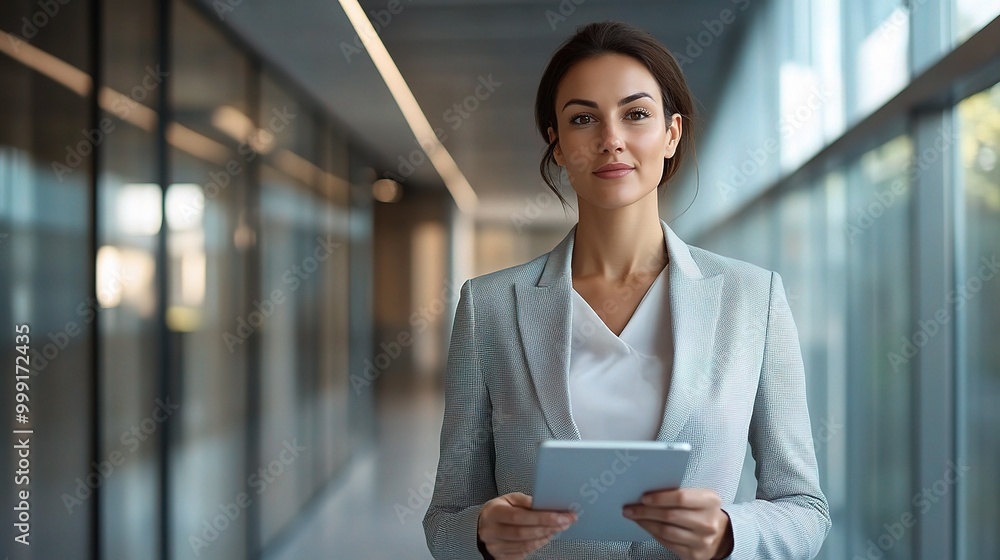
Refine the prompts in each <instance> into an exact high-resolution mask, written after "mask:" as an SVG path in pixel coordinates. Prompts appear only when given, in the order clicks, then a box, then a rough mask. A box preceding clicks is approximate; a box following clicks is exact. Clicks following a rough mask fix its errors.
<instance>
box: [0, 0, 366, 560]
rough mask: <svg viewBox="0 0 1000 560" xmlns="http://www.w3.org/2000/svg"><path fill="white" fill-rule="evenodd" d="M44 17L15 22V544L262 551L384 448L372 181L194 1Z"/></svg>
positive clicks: (96, 552) (341, 139)
mask: <svg viewBox="0 0 1000 560" xmlns="http://www.w3.org/2000/svg"><path fill="white" fill-rule="evenodd" d="M43 4H44V5H43ZM43 4H40V3H38V2H22V1H14V2H5V3H3V5H2V7H0V82H2V83H3V85H4V87H3V88H0V122H2V123H3V125H2V126H0V290H2V291H0V293H2V294H3V295H4V296H3V297H2V298H0V318H2V319H3V321H4V324H5V325H6V327H5V328H7V329H8V332H9V333H10V336H11V338H10V339H9V340H10V342H11V344H6V345H4V346H2V350H0V356H3V358H4V359H5V360H6V361H7V362H8V363H12V362H14V360H15V357H16V355H15V353H18V354H17V355H20V354H21V353H23V354H24V355H25V356H24V358H23V360H24V361H25V362H28V363H27V364H26V365H30V368H31V370H32V372H31V374H30V380H29V387H30V389H28V388H24V391H30V394H29V395H28V396H29V397H30V402H29V405H28V409H29V410H30V414H28V415H27V416H28V418H27V421H26V422H24V424H23V425H21V424H17V423H15V420H14V419H13V418H9V419H8V425H7V427H8V430H14V429H22V428H27V429H33V430H34V435H32V436H31V437H32V438H34V439H33V440H32V442H33V443H32V450H31V457H32V462H31V477H30V490H31V508H32V509H31V516H32V519H33V521H34V523H33V524H32V525H31V533H30V540H31V547H30V548H24V549H16V548H15V549H14V550H11V549H10V548H9V547H7V545H4V547H3V550H4V551H5V552H8V551H10V552H11V554H10V558H11V559H14V558H25V559H27V558H80V559H88V560H98V559H126V558H127V559H135V558H143V559H146V558H150V559H153V558H165V559H182V558H183V559H187V558H191V559H193V558H198V559H206V558H208V559H226V560H229V559H234V558H251V557H258V556H259V555H260V554H261V552H262V551H263V550H264V549H266V548H267V547H268V546H270V545H272V544H273V543H275V542H277V541H279V540H280V536H281V534H282V533H283V532H284V531H289V530H290V529H291V528H292V527H294V526H295V522H296V519H297V518H296V516H297V515H299V514H301V513H302V512H303V509H304V507H305V505H306V503H307V502H308V501H309V500H310V499H311V498H312V497H313V496H315V495H316V494H317V492H318V491H319V490H320V489H321V488H323V486H324V485H325V484H327V483H328V482H329V481H330V480H331V479H332V477H334V476H335V475H337V474H338V473H339V472H340V470H341V468H342V467H343V466H344V465H345V464H346V462H347V460H348V459H349V457H350V454H351V453H352V451H353V450H354V449H355V447H356V445H355V444H364V443H365V438H367V437H368V436H369V435H370V432H369V431H370V427H371V425H372V422H371V417H372V408H371V401H370V398H368V396H367V394H366V396H364V397H362V396H355V394H354V392H353V391H351V388H350V383H349V375H348V364H349V363H350V360H351V359H353V358H352V357H351V356H350V355H349V353H350V349H351V341H352V340H354V341H355V342H356V343H357V344H359V345H361V344H365V343H366V342H370V333H368V332H367V331H368V330H370V329H371V323H370V316H371V293H370V286H369V283H370V279H371V274H370V263H369V264H368V266H367V268H365V267H357V266H355V263H356V262H360V263H364V262H365V258H363V257H362V256H359V255H355V254H354V252H352V251H349V247H352V246H359V247H368V248H370V246H371V240H370V235H371V227H370V222H371V217H370V214H371V207H370V201H369V200H367V199H365V198H364V197H358V196H357V195H355V196H354V199H353V200H351V198H350V197H351V195H350V193H351V191H352V188H353V190H354V191H355V193H359V192H362V191H363V189H361V188H360V187H358V186H357V185H353V186H352V185H351V183H350V181H349V178H351V177H352V174H353V178H355V179H356V178H357V177H360V174H359V173H358V171H357V170H358V169H364V168H366V167H368V166H370V165H372V164H371V162H370V161H368V159H367V156H366V155H365V154H364V153H361V152H358V151H356V150H354V149H352V148H351V143H350V138H349V135H348V133H347V131H346V130H344V129H342V128H341V127H340V126H339V125H337V124H335V123H334V122H332V120H331V119H330V118H329V117H328V116H327V115H326V114H325V113H324V112H322V111H320V110H318V109H317V104H316V103H315V101H314V100H312V99H311V98H309V96H307V95H305V94H303V93H302V92H301V91H300V90H297V89H295V86H294V85H292V84H291V83H290V82H289V80H287V78H286V77H284V76H282V75H281V73H280V72H279V71H278V70H275V69H271V68H268V67H267V66H266V65H265V64H264V63H263V61H261V60H260V59H259V57H257V56H256V55H255V53H253V52H252V50H251V49H249V48H248V47H247V46H246V45H245V44H241V43H239V42H238V40H236V39H234V36H233V35H230V34H227V33H226V32H224V31H223V28H222V26H221V25H219V22H218V21H217V20H215V18H214V17H213V16H214V14H211V13H210V12H208V11H206V10H205V9H204V7H203V6H201V5H200V4H198V3H195V2H189V1H185V0H162V1H161V0H138V1H134V2H125V1H124V0H104V1H103V2H101V3H99V4H98V5H95V4H93V3H91V2H88V1H82V0H78V1H74V2H69V3H63V2H51V3H43ZM46 6H48V7H49V8H50V9H49V10H46V8H45V7H46ZM164 8H167V12H169V14H170V15H171V18H170V20H169V21H162V20H161V18H160V15H161V13H163V12H162V11H161V10H163V9H164ZM52 9H55V10H56V11H57V13H54V14H53V13H50V12H51V10H52ZM94 17H97V18H99V20H97V21H95V20H93V19H91V18H94ZM93 29H100V30H101V33H100V36H99V37H96V36H93V35H91V31H92V30H93ZM165 32H166V33H168V34H167V35H166V36H165V39H166V41H165V43H166V45H167V48H168V50H169V51H168V53H162V52H160V50H159V48H160V40H159V39H160V38H161V37H163V35H161V34H162V33H165ZM165 54H169V57H168V60H169V62H170V66H169V67H167V66H166V65H165V64H164V58H163V56H164V55H165ZM95 68H99V72H96V73H97V74H98V75H99V76H100V82H99V83H95V82H94V79H93V76H92V74H93V73H94V72H95V70H94V69H95ZM359 202H363V203H364V204H363V205H361V206H363V208H361V206H359ZM95 216H96V220H95ZM352 277H353V278H354V282H353V283H352V282H350V281H349V279H350V278H352ZM352 290H353V291H354V292H355V293H356V294H357V297H353V298H352V297H351V291H352ZM161 294H162V296H161ZM16 325H27V327H28V328H29V331H28V333H26V334H28V335H29V336H28V337H27V339H26V340H28V342H27V343H23V344H21V346H22V347H23V351H22V350H18V349H16V348H15V347H14V345H13V342H14V341H15V338H14V336H15V334H17V333H15V332H14V331H15V326H16ZM22 342H23V340H22ZM19 344H20V343H19ZM358 349H359V354H360V355H367V352H366V351H364V350H363V349H362V348H361V347H360V346H359V347H358ZM29 359H30V361H29ZM15 389H16V386H15V385H14V383H4V384H0V402H2V403H4V404H3V406H5V407H7V409H6V410H13V409H14V405H15V404H16V402H17V401H16V399H17V398H18V397H17V396H16V395H15V393H16V392H17V391H16V390H15ZM22 392H23V391H22ZM8 434H12V432H10V431H8ZM16 437H21V436H16ZM10 438H11V436H8V439H7V440H6V443H7V449H8V451H7V453H6V454H5V457H6V459H5V460H4V464H5V465H10V464H16V462H17V460H18V455H17V451H16V448H15V447H14V443H15V440H12V439H10ZM3 472H8V471H5V470H4V471H3ZM13 478H14V477H13V476H11V477H9V479H8V480H13ZM25 484H27V482H26V483H25ZM18 490H19V489H18V487H17V485H16V484H10V483H4V484H2V485H0V499H2V500H3V502H4V503H5V504H11V505H13V504H16V501H15V496H16V494H15V492H16V491H18ZM164 496H166V499H164V498H163V497H164ZM16 515H17V513H16V512H14V511H13V510H8V515H7V517H6V518H5V519H7V521H8V522H7V523H4V524H3V526H2V527H0V537H2V538H3V539H4V542H5V543H12V542H14V536H15V534H16V533H17V531H18V529H17V528H16V526H15V525H14V521H15V519H16Z"/></svg>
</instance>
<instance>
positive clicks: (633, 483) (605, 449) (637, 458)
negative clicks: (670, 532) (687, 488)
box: [531, 440, 691, 541]
mask: <svg viewBox="0 0 1000 560" xmlns="http://www.w3.org/2000/svg"><path fill="white" fill-rule="evenodd" d="M690 454H691V445H690V444H687V443H666V442H660V441H596V440H589V441H587V440H549V441H545V442H543V443H542V444H541V445H540V446H539V448H538V462H537V466H536V470H535V483H534V494H533V495H532V502H531V508H532V509H535V510H558V511H570V510H572V511H575V512H576V514H577V521H576V523H574V524H573V525H571V526H570V527H569V529H566V530H565V531H562V532H560V533H556V535H555V536H554V537H553V540H556V539H566V540H600V541H651V540H654V539H653V536H652V535H650V534H649V533H648V532H647V531H646V530H645V529H643V528H642V527H640V526H639V525H638V524H637V523H636V522H635V521H632V520H631V519H629V518H627V517H625V516H624V515H622V507H624V506H625V504H635V503H638V502H639V500H640V499H641V498H642V495H643V494H645V493H646V492H649V491H652V490H667V489H670V488H679V487H680V485H681V481H682V480H683V479H684V471H685V470H686V469H687V462H688V456H689V455H690Z"/></svg>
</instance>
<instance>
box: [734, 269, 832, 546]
mask: <svg viewBox="0 0 1000 560" xmlns="http://www.w3.org/2000/svg"><path fill="white" fill-rule="evenodd" d="M749 440H750V447H751V452H752V453H753V457H754V460H756V462H757V466H756V469H755V474H756V476H757V496H756V498H757V499H755V500H752V501H749V502H742V503H738V504H731V505H726V506H723V508H722V509H723V510H725V511H726V513H728V514H729V518H730V520H731V524H732V529H733V543H734V548H733V552H732V554H731V555H730V556H729V557H728V558H732V559H734V560H743V559H747V560H749V559H754V558H785V559H793V558H803V559H805V558H813V557H815V556H816V555H817V554H819V550H820V547H821V546H822V545H823V541H824V540H825V539H826V535H827V534H828V533H829V531H830V526H831V522H830V511H829V509H830V508H829V504H828V502H827V499H826V496H824V495H823V492H822V491H821V490H820V487H819V471H818V468H817V465H816V454H815V449H814V447H813V440H812V427H811V425H810V421H809V412H808V410H807V407H806V387H805V372H804V368H803V365H802V354H801V351H800V348H799V339H798V333H797V331H796V328H795V322H794V321H793V319H792V313H791V310H790V309H789V307H788V302H787V300H786V299H785V289H784V286H783V284H782V282H781V276H780V275H779V274H778V273H777V272H772V273H771V287H770V303H769V305H768V317H767V330H766V331H765V337H764V361H763V364H762V366H761V371H760V382H759V385H758V388H757V395H756V398H755V401H754V407H753V415H752V418H751V421H750V433H749Z"/></svg>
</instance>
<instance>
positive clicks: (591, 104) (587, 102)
mask: <svg viewBox="0 0 1000 560" xmlns="http://www.w3.org/2000/svg"><path fill="white" fill-rule="evenodd" d="M642 97H648V98H650V99H652V98H653V96H652V95H649V94H648V93H646V92H644V91H640V92H638V93H633V94H632V95H629V96H627V97H622V98H621V101H619V102H618V106H619V107H621V106H622V105H625V104H628V103H631V102H633V101H635V100H636V99H639V98H642ZM574 103H575V104H577V105H584V106H586V107H593V108H594V109H597V103H596V102H594V101H590V100H589V99H578V98H573V99H570V100H569V101H567V102H566V104H565V105H563V108H562V110H563V111H565V110H566V107H569V106H570V105H572V104H574Z"/></svg>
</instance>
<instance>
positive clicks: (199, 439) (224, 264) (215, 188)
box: [165, 1, 257, 558]
mask: <svg viewBox="0 0 1000 560" xmlns="http://www.w3.org/2000/svg"><path fill="white" fill-rule="evenodd" d="M172 8H173V13H174V20H173V22H172V23H171V29H172V30H173V33H174V36H173V37H172V39H171V42H172V45H171V46H172V51H173V52H172V56H173V60H174V68H173V74H172V76H171V79H172V81H171V89H170V96H171V99H172V101H173V102H174V116H175V118H176V122H172V123H170V125H169V128H168V131H167V140H168V142H169V143H170V144H171V148H172V149H171V150H170V153H169V161H170V166H171V169H170V173H171V180H172V184H171V185H170V187H169V188H168V190H167V193H166V208H165V212H166V217H167V220H166V224H165V226H166V227H167V228H168V238H167V251H168V254H167V255H166V257H167V261H168V271H169V280H168V283H167V285H168V301H167V325H168V328H169V329H170V332H171V341H170V343H171V350H172V356H173V360H174V364H175V365H176V368H177V369H176V371H175V372H174V373H175V375H174V376H173V383H174V385H175V387H174V389H173V391H172V392H175V393H176V394H178V395H179V398H178V404H179V405H180V410H179V418H178V419H177V420H179V423H178V424H175V425H174V427H175V429H176V432H177V433H176V436H177V437H176V438H174V439H175V441H176V444H175V447H174V449H175V450H176V451H175V453H174V454H173V456H172V457H171V458H170V461H171V465H170V469H171V470H170V478H171V480H170V483H171V496H170V499H171V503H170V515H171V530H172V534H171V535H169V536H168V538H169V539H170V541H171V547H170V548H171V551H172V555H173V557H174V558H198V557H201V558H205V557H209V558H243V557H246V556H248V555H247V554H246V542H247V520H248V518H249V513H248V509H247V508H248V507H249V504H250V503H253V502H256V501H257V492H256V491H257V487H253V486H251V482H250V481H249V480H248V476H249V475H250V473H248V472H247V469H246V460H247V455H246V453H247V451H246V432H245V428H246V424H247V418H246V413H245V406H246V402H247V396H246V386H247V378H246V356H247V353H248V348H247V345H246V339H247V337H249V336H250V334H252V330H253V328H255V327H254V324H256V321H255V319H254V317H255V316H251V314H250V313H251V312H253V311H254V309H253V308H249V309H248V307H249V305H248V304H249V302H250V299H251V298H248V297H247V296H248V293H247V289H246V278H247V262H246V258H245V255H246V252H247V251H248V250H249V249H250V247H251V244H252V243H253V232H252V231H248V229H249V228H248V226H247V225H246V216H245V213H246V204H247V184H248V180H249V179H248V178H249V177H250V176H251V173H252V171H251V169H252V167H251V161H252V160H253V159H254V158H253V155H254V152H253V151H252V150H250V149H249V148H248V143H247V142H248V139H249V138H250V137H252V136H254V124H253V121H252V120H251V118H250V116H249V114H250V113H248V106H249V102H248V88H249V84H250V83H251V80H252V77H253V75H252V74H251V70H250V64H249V61H248V60H247V59H246V58H245V57H244V56H243V55H242V54H241V53H240V52H239V51H238V50H237V49H236V48H234V47H233V46H232V45H230V44H229V43H228V42H226V40H225V39H224V38H223V37H222V35H221V34H220V33H219V32H218V31H217V30H216V29H215V28H213V27H212V26H211V25H209V24H208V22H206V21H204V19H203V17H202V15H201V14H200V13H199V12H196V11H195V10H194V9H193V8H191V7H189V6H188V3H187V2H182V1H176V2H174V4H173V7H172ZM248 325H251V326H248ZM248 331H249V332H248ZM227 508H228V511H233V510H234V509H235V510H236V511H238V512H239V514H238V515H237V514H233V513H230V514H228V515H227V514H226V511H227ZM244 513H247V514H244Z"/></svg>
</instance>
